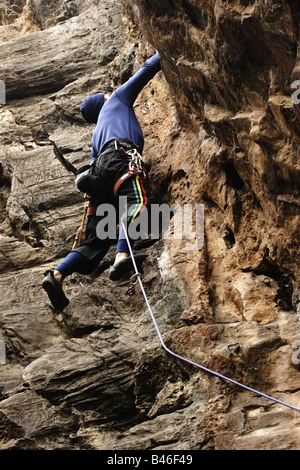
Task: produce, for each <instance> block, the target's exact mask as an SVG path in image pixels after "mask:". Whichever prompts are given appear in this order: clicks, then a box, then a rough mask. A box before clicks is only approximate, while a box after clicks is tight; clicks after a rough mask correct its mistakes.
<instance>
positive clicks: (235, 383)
mask: <svg viewBox="0 0 300 470" xmlns="http://www.w3.org/2000/svg"><path fill="white" fill-rule="evenodd" d="M121 223H122V226H123V229H124V233H125V237H126V241H127V244H128V247H129V251H130V256H131V259H132V263H133V267H134V270H135V276H136V278H137V280H138V282H139V284H140V287H141V291H142V293H143V296H144V299H145V301H146V304H147V307H148V310H149V313H150V315H151V318H152V321H153V324H154V326H155V329H156V332H157V335H158V337H159V340H160V342H161V345H162V347H163V348H164V350H165V351H166V352H167V353H169V354H171V355H172V356H174V357H176V358H177V359H180V360H181V361H184V362H187V363H188V364H191V365H192V366H195V367H198V368H199V369H201V370H203V371H204V372H208V373H209V374H212V375H215V376H216V377H219V378H220V379H222V380H225V381H227V382H231V383H232V384H234V385H237V386H238V387H242V388H244V389H246V390H248V391H249V392H252V393H255V394H256V395H260V396H262V397H264V398H267V399H268V400H271V401H274V402H276V403H279V404H280V405H283V406H286V407H288V408H291V409H292V410H295V411H300V408H297V407H295V406H293V405H289V404H288V403H285V402H283V401H281V400H278V399H277V398H274V397H271V396H269V395H266V394H265V393H262V392H259V391H258V390H255V389H253V388H251V387H248V386H247V385H244V384H242V383H240V382H237V381H235V380H233V379H230V378H229V377H226V376H225V375H222V374H219V373H218V372H215V371H213V370H211V369H208V368H206V367H204V366H201V365H200V364H197V363H196V362H193V361H191V360H189V359H187V358H185V357H182V356H179V355H178V354H176V353H174V352H173V351H171V350H170V349H169V348H168V347H167V346H166V345H165V343H164V340H163V337H162V335H161V333H160V330H159V328H158V325H157V322H156V319H155V316H154V314H153V312H152V308H151V306H150V303H149V300H148V297H147V294H146V292H145V289H144V286H143V283H142V280H141V276H140V273H139V271H138V269H137V265H136V262H135V259H134V255H133V251H132V248H131V245H130V242H129V237H128V233H127V230H126V227H125V224H124V221H123V220H121Z"/></svg>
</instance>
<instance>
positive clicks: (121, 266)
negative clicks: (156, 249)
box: [109, 254, 148, 282]
mask: <svg viewBox="0 0 300 470" xmlns="http://www.w3.org/2000/svg"><path fill="white" fill-rule="evenodd" d="M147 257H148V255H144V254H138V255H134V260H135V262H136V265H137V268H138V269H139V268H140V267H141V264H142V262H143V261H145V259H146V258H147ZM133 269H134V268H133V263H132V259H131V257H130V256H129V257H128V258H126V259H124V260H122V261H120V262H119V263H118V264H116V265H115V266H112V267H111V268H110V271H109V279H110V280H111V281H114V282H115V281H119V280H120V279H121V278H122V277H124V276H125V275H126V274H128V273H130V271H132V270H133Z"/></svg>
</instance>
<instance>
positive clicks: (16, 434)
mask: <svg viewBox="0 0 300 470" xmlns="http://www.w3.org/2000/svg"><path fill="white" fill-rule="evenodd" d="M19 3H20V2H19ZM2 4H3V10H1V8H2ZM8 4H9V5H10V2H1V3H0V11H4V12H6V13H7V12H8V11H9V12H10V10H8V9H7V8H6V7H8V6H9V5H8ZM4 7H5V8H6V9H5V8H4ZM10 7H11V6H10ZM22 7H24V8H23V10H22ZM2 18H3V20H2V26H0V38H1V40H0V79H1V80H4V81H5V82H6V87H7V105H6V106H1V107H0V118H1V127H0V144H1V148H0V160H1V179H0V182H1V185H0V190H1V198H0V204H1V209H2V210H1V220H0V243H1V248H0V269H1V274H0V284H1V293H2V295H1V309H0V339H1V338H2V339H3V340H4V342H5V344H6V348H7V358H6V364H5V365H1V363H0V444H1V448H2V449H31V448H32V449H188V450H193V449H195V450H200V449H278V450H279V449H299V425H300V421H299V419H300V418H299V413H298V414H297V413H296V412H293V411H292V410H290V409H287V408H285V407H282V406H280V405H278V404H275V403H273V402H270V401H268V400H266V399H264V398H261V397H259V396H254V395H253V394H251V393H249V392H247V391H245V390H242V389H238V388H236V387H234V386H232V385H230V384H228V383H226V382H222V381H220V380H218V379H216V378H214V377H213V376H209V375H207V374H204V373H202V372H200V371H199V370H198V369H194V368H192V367H189V366H187V365H186V364H184V363H182V362H180V361H177V360H174V358H172V357H170V356H168V355H167V354H166V353H165V352H163V351H162V349H161V348H160V344H159V342H158V339H157V336H156V333H155V330H154V327H153V325H152V322H151V319H150V318H149V315H148V312H147V309H146V306H145V304H144V301H143V298H142V296H141V294H140V292H137V293H136V296H135V297H133V298H128V297H126V296H125V292H126V289H127V287H128V285H127V284H126V283H125V284H124V285H121V286H115V285H114V284H112V283H111V282H110V281H109V280H108V271H107V269H108V267H109V264H110V262H111V261H112V259H113V256H114V247H112V250H111V251H110V252H109V253H108V255H107V257H106V258H105V259H104V261H103V262H102V263H101V265H100V266H99V268H98V269H97V270H96V272H95V273H94V274H93V275H92V276H79V275H74V276H72V277H71V278H70V279H68V280H67V283H66V291H67V294H68V296H69V297H70V300H71V302H70V305H69V306H68V307H67V308H66V309H65V311H64V313H63V314H59V315H58V314H57V313H56V312H54V311H53V310H52V308H51V307H50V305H49V303H48V301H47V298H45V295H44V293H43V291H42V289H41V280H42V278H43V272H44V271H45V269H47V268H49V267H52V266H53V265H56V264H57V262H58V261H59V260H60V259H61V258H63V257H64V256H65V254H66V253H68V251H69V250H70V247H71V246H72V243H73V240H74V236H75V233H76V230H77V228H78V226H79V224H80V222H81V217H82V209H83V201H82V198H81V196H80V195H79V194H78V193H77V191H76V190H75V188H74V183H73V178H72V176H71V175H70V174H69V173H68V172H67V171H66V170H65V169H64V167H63V166H62V165H61V162H59V160H58V159H57V158H56V155H55V152H54V147H53V144H55V145H56V146H57V147H58V148H59V150H60V151H61V152H62V154H63V156H64V158H65V159H66V161H68V162H70V163H72V164H73V165H75V166H76V167H78V166H80V165H82V164H85V163H87V162H88V161H89V147H90V139H91V134H92V131H93V127H92V126H91V127H89V126H87V125H86V124H85V123H84V122H83V121H82V119H81V116H80V114H79V107H80V103H81V102H82V100H83V99H84V98H85V97H86V96H88V95H89V94H91V93H94V92H97V91H106V92H110V91H112V90H113V89H115V87H116V86H118V85H119V84H121V83H122V82H124V81H125V80H126V79H127V78H128V77H129V76H130V75H131V74H132V73H133V72H134V71H135V70H137V68H138V67H139V65H140V64H141V63H142V62H143V60H144V59H146V58H147V57H148V56H149V55H151V54H152V53H153V52H154V50H155V49H158V51H159V52H160V54H161V57H162V64H163V72H161V73H160V74H159V75H158V76H157V77H156V78H155V79H154V80H153V81H152V82H151V83H150V84H149V86H147V88H146V89H145V90H144V91H143V93H142V94H141V96H140V97H139V99H138V101H137V103H136V112H137V114H138V116H139V118H140V119H141V122H142V127H143V129H144V132H145V138H146V147H145V160H146V161H147V163H148V164H149V166H150V168H151V170H150V174H151V179H152V186H153V192H154V194H155V196H156V198H157V201H158V202H160V203H162V202H164V203H167V204H169V205H172V204H180V205H181V206H182V205H183V204H185V203H198V204H203V206H204V210H205V239H204V246H203V247H202V248H201V249H200V250H189V249H187V246H186V240H177V239H174V238H172V236H171V239H170V240H160V241H157V242H155V243H153V242H151V243H145V242H144V243H141V244H139V245H137V247H136V248H137V250H143V251H145V250H146V251H147V253H148V255H149V258H148V259H149V261H148V263H147V269H146V271H145V273H144V281H145V288H146V291H147V293H148V295H149V299H150V302H151V305H152V307H153V310H154V312H155V314H156V316H157V320H158V323H159V326H160V328H161V330H162V333H163V335H164V338H165V341H166V343H167V344H168V346H169V347H170V348H171V349H173V350H174V351H175V352H177V353H178V354H182V355H184V356H185V357H188V358H190V359H192V360H193V361H196V362H198V363H200V364H202V365H204V366H206V367H209V368H212V369H214V370H216V371H218V372H220V373H222V374H225V375H228V376H230V377H232V378H234V379H235V380H239V381H241V382H243V383H245V384H246V385H248V386H251V387H254V388H257V389H259V390H261V391H263V392H265V393H268V394H271V395H274V396H276V397H277V398H279V399H281V400H283V401H287V402H289V403H291V404H293V405H295V406H298V407H299V401H300V391H299V390H300V377H299V369H297V364H296V362H297V361H296V360H295V358H296V359H297V355H296V354H295V350H293V348H292V347H293V345H294V344H295V342H297V341H298V340H300V337H299V335H300V329H299V313H300V312H299V267H298V256H299V241H298V239H299V185H298V181H299V151H298V140H299V137H298V131H299V117H300V116H299V109H298V108H297V105H294V104H293V102H292V98H291V84H292V83H293V82H294V81H295V80H297V79H299V78H300V77H298V75H299V65H298V57H297V50H298V41H299V34H298V19H299V13H298V10H297V3H296V2H293V1H292V0H290V1H283V0H282V1H279V0H276V1H272V2H269V1H238V0H235V1H230V2H229V1H228V2H227V1H225V2H224V1H222V2H221V1H219V0H218V1H200V2H194V1H192V0H189V1H184V2H177V1H176V0H173V1H172V2H171V1H166V2H158V1H151V2H150V1H138V2H137V1H135V0H130V1H128V2H123V5H121V4H120V2H117V1H115V0H105V1H101V4H99V2H96V1H93V0H77V1H75V0H74V1H71V2H70V1H63V0H62V1H59V2H56V3H55V4H54V3H53V2H43V1H27V2H23V3H22V4H21V3H20V5H19V7H18V8H16V9H15V11H14V12H13V13H10V14H9V15H8V16H7V14H6V16H5V15H4V16H2ZM4 20H5V21H4ZM293 353H294V355H293ZM293 358H294V360H293Z"/></svg>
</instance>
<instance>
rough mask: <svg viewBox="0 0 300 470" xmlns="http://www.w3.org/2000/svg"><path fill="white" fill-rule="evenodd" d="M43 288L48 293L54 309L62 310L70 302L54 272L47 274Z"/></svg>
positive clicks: (47, 272)
mask: <svg viewBox="0 0 300 470" xmlns="http://www.w3.org/2000/svg"><path fill="white" fill-rule="evenodd" d="M42 287H43V289H44V290H45V291H46V292H47V294H48V296H49V299H50V302H51V303H52V305H53V307H54V308H56V309H57V310H62V309H64V308H65V307H66V306H67V305H68V303H69V300H68V299H67V297H66V296H65V294H64V292H63V290H62V287H61V285H60V283H59V282H58V281H57V280H56V279H55V278H54V273H53V271H46V272H45V278H44V280H43V283H42Z"/></svg>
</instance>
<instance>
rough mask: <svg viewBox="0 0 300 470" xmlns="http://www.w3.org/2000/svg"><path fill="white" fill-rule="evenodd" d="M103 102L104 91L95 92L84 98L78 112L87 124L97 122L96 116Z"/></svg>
mask: <svg viewBox="0 0 300 470" xmlns="http://www.w3.org/2000/svg"><path fill="white" fill-rule="evenodd" d="M103 104H104V93H97V94H96V95H92V96H90V97H89V98H86V99H85V100H84V102H83V103H82V105H81V108H80V112H81V114H82V116H83V118H84V119H85V120H86V122H88V123H89V124H97V121H98V117H99V114H100V111H101V109H102V106H103Z"/></svg>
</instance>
